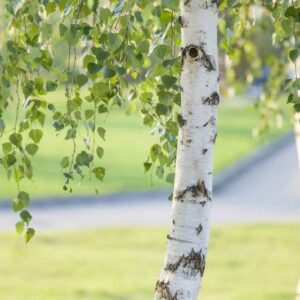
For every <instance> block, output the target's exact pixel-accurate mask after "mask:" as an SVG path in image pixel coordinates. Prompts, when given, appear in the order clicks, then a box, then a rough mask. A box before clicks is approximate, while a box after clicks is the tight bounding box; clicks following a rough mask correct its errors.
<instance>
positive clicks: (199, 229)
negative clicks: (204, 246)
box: [196, 224, 203, 235]
mask: <svg viewBox="0 0 300 300" xmlns="http://www.w3.org/2000/svg"><path fill="white" fill-rule="evenodd" d="M202 230H203V227H202V225H201V224H199V226H198V227H197V228H196V232H197V234H198V235H199V234H200V233H201V231H202Z"/></svg>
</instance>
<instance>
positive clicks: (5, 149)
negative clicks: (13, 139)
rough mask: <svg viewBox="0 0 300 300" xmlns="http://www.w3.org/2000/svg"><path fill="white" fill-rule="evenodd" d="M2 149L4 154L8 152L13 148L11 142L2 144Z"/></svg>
mask: <svg viewBox="0 0 300 300" xmlns="http://www.w3.org/2000/svg"><path fill="white" fill-rule="evenodd" d="M2 149H3V153H4V154H8V153H9V152H11V151H12V149H13V146H12V143H9V142H7V143H4V144H2Z"/></svg>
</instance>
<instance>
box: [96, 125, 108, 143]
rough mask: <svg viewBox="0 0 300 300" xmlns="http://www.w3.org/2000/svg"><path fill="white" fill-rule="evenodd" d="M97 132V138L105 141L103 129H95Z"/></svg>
mask: <svg viewBox="0 0 300 300" xmlns="http://www.w3.org/2000/svg"><path fill="white" fill-rule="evenodd" d="M97 132H98V134H99V136H100V137H101V138H102V139H103V140H105V132H106V131H105V129H104V128H102V127H98V128H97Z"/></svg>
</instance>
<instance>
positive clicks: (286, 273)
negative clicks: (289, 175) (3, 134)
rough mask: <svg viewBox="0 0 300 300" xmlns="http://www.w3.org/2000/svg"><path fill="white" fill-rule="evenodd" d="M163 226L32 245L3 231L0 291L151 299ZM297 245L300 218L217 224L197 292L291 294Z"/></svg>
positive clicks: (14, 298) (24, 297) (41, 238)
mask: <svg viewBox="0 0 300 300" xmlns="http://www.w3.org/2000/svg"><path fill="white" fill-rule="evenodd" d="M166 234H167V228H143V229H142V228H122V229H103V230H89V231H87V230H86V231H74V232H65V233H39V234H38V236H37V237H36V238H35V239H34V240H33V241H32V242H30V244H29V245H25V244H24V243H23V241H21V240H19V239H18V238H16V236H15V235H13V234H0V240H1V245H2V246H1V247H0V255H1V264H0V299H4V300H147V299H153V295H154V286H155V282H156V280H157V278H158V274H159V270H160V268H161V266H162V263H163V259H164V251H165V240H166V239H165V236H166ZM299 248H300V235H299V225H296V224H294V225H293V224H291V225H287V224H278V225H275V224H273V225H251V226H250V225H241V226H222V227H215V228H213V230H212V238H211V242H210V251H209V255H208V262H207V265H208V266H209V267H208V268H207V272H206V276H205V278H204V281H203V289H202V291H201V295H200V298H199V299H205V300H241V299H243V300H292V299H294V296H295V289H296V284H297V280H298V277H299V274H300V267H299V266H300V256H299Z"/></svg>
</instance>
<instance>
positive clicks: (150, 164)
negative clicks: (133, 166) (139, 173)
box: [144, 161, 152, 173]
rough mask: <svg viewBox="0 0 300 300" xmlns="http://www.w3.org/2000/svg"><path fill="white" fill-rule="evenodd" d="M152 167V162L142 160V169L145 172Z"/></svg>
mask: <svg viewBox="0 0 300 300" xmlns="http://www.w3.org/2000/svg"><path fill="white" fill-rule="evenodd" d="M151 167H152V163H149V162H147V161H146V162H144V170H145V173H147V172H148V171H149V170H150V169H151Z"/></svg>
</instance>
